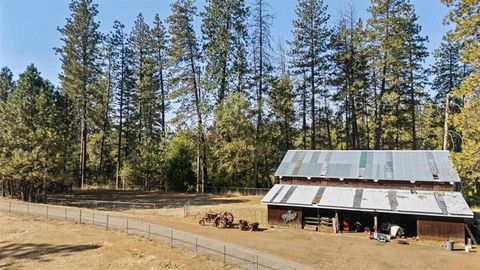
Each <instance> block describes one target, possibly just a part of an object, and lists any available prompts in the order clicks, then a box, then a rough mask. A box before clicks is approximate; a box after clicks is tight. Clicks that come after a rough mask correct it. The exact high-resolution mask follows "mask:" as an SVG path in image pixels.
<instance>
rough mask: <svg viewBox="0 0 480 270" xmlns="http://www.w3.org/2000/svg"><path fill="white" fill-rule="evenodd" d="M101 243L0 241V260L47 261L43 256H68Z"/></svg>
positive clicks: (98, 246)
mask: <svg viewBox="0 0 480 270" xmlns="http://www.w3.org/2000/svg"><path fill="white" fill-rule="evenodd" d="M100 247H101V245H52V244H35V243H12V242H9V241H0V260H2V259H13V260H20V259H29V260H38V261H48V259H46V258H44V256H46V255H49V254H62V256H68V255H69V254H71V253H75V252H82V251H85V250H91V249H97V248H100ZM8 266H9V265H1V264H0V268H7V267H8Z"/></svg>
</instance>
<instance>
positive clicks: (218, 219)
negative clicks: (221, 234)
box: [198, 210, 233, 228]
mask: <svg viewBox="0 0 480 270" xmlns="http://www.w3.org/2000/svg"><path fill="white" fill-rule="evenodd" d="M198 223H199V224H200V225H205V224H206V223H213V225H214V226H215V227H217V228H226V227H231V226H232V225H233V215H232V213H230V212H221V213H215V212H212V211H210V210H209V211H207V212H205V214H204V216H203V217H202V219H200V220H199V221H198Z"/></svg>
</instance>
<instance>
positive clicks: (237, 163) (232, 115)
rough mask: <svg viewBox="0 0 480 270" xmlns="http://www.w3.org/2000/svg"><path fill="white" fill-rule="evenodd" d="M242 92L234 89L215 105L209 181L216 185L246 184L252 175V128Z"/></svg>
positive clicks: (246, 103)
mask: <svg viewBox="0 0 480 270" xmlns="http://www.w3.org/2000/svg"><path fill="white" fill-rule="evenodd" d="M250 107H251V106H250V103H249V101H248V99H247V96H246V95H245V93H242V92H235V93H232V94H230V95H228V96H227V97H226V99H225V100H224V101H223V102H222V103H219V104H218V106H217V107H216V108H215V112H214V117H215V120H216V122H215V128H214V129H213V130H212V132H211V133H209V138H210V141H211V145H212V147H211V152H212V162H210V163H211V164H212V165H211V166H212V167H215V169H214V170H212V172H213V176H212V177H211V178H213V179H212V181H215V183H216V184H220V185H229V186H232V185H233V186H248V185H249V184H250V181H251V176H252V162H251V156H252V154H253V151H254V140H255V138H254V136H253V135H254V130H255V127H254V125H253V123H252V122H251V120H250V118H251V116H252V115H251V108H250Z"/></svg>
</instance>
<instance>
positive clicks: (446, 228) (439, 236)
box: [417, 217, 465, 243]
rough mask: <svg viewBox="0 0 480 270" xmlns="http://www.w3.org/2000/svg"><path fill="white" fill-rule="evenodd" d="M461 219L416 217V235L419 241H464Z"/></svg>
mask: <svg viewBox="0 0 480 270" xmlns="http://www.w3.org/2000/svg"><path fill="white" fill-rule="evenodd" d="M464 224H465V223H464V220H463V219H441V218H435V217H418V219H417V235H418V236H419V237H420V239H430V240H441V241H445V240H448V239H450V240H454V241H456V242H459V243H463V242H464V241H465V225H464Z"/></svg>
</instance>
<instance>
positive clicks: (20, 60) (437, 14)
mask: <svg viewBox="0 0 480 270" xmlns="http://www.w3.org/2000/svg"><path fill="white" fill-rule="evenodd" d="M95 2H96V3H98V5H99V16H98V20H99V21H100V22H101V27H100V28H101V31H102V32H108V31H110V29H111V28H112V26H113V22H114V21H115V20H119V21H121V22H122V23H123V24H125V26H126V28H127V29H131V27H132V25H133V22H134V20H135V17H136V16H137V14H138V13H139V12H142V13H143V15H144V17H145V19H146V21H147V22H149V23H151V22H152V21H153V17H154V15H155V14H156V13H158V14H159V15H160V16H161V18H163V19H165V18H166V17H167V16H168V15H169V14H170V4H171V2H172V0H96V1H95ZM247 2H248V3H250V2H251V1H248V0H247ZM412 2H413V3H414V5H415V8H416V13H417V15H418V16H419V20H420V24H421V25H422V27H423V29H422V31H423V34H424V35H427V36H428V37H429V40H430V42H429V43H428V44H427V46H428V49H429V51H430V52H432V51H433V49H435V48H437V47H438V45H439V44H440V42H441V40H442V36H443V34H444V33H445V32H446V31H447V30H448V29H449V26H446V25H443V24H442V21H443V17H444V16H445V14H446V12H447V9H446V7H445V6H444V5H443V4H441V3H440V0H412ZM68 3H69V1H68V0H0V66H8V67H9V68H10V69H12V71H13V73H14V74H15V77H17V76H18V74H19V73H21V72H23V71H24V70H25V68H26V66H27V65H28V64H30V63H34V64H35V65H36V66H37V67H38V69H39V70H40V72H41V73H42V75H43V76H44V77H45V78H47V79H49V80H50V81H52V82H53V83H55V84H57V82H58V73H59V72H60V61H59V60H58V56H57V55H55V53H54V51H53V47H58V46H60V45H61V43H60V35H59V32H58V31H57V27H58V26H60V27H61V26H63V25H64V24H65V18H66V17H68V16H69V10H68ZM296 3H297V0H270V5H271V6H272V11H273V15H274V21H273V29H272V36H273V37H274V39H275V40H277V39H278V38H282V39H284V40H289V39H290V38H291V36H292V34H291V29H292V20H293V19H294V18H295V5H296ZM325 3H326V4H327V5H328V9H329V13H330V14H331V16H332V17H331V20H330V24H332V25H333V24H334V23H335V22H336V21H337V20H338V18H339V14H340V11H341V10H342V9H345V8H346V7H348V5H353V6H354V7H355V10H356V11H357V16H359V17H362V18H364V19H365V20H366V19H367V18H368V12H367V8H368V6H369V4H370V0H325ZM197 5H198V7H199V10H202V7H203V5H204V1H203V0H197ZM199 22H200V21H199V20H197V21H196V27H197V30H198V29H199ZM197 34H200V33H199V32H198V33H197ZM430 63H432V58H431V56H430V57H429V59H427V64H430Z"/></svg>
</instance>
